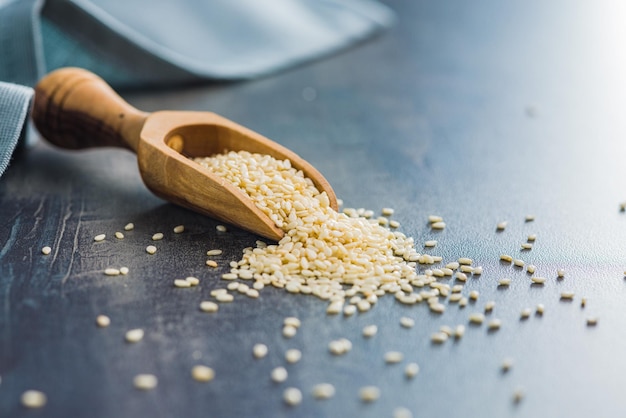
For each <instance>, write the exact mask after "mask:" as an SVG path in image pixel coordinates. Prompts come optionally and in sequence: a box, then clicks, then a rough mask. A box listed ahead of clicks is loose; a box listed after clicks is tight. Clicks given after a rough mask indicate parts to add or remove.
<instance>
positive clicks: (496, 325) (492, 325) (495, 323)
mask: <svg viewBox="0 0 626 418" xmlns="http://www.w3.org/2000/svg"><path fill="white" fill-rule="evenodd" d="M501 325H502V321H501V320H499V319H492V320H491V321H489V323H488V324H487V328H488V329H489V331H495V330H498V329H500V326H501Z"/></svg>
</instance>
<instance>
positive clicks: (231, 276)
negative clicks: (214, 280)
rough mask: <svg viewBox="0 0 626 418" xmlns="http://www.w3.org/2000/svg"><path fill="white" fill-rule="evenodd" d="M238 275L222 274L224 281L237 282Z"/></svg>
mask: <svg viewBox="0 0 626 418" xmlns="http://www.w3.org/2000/svg"><path fill="white" fill-rule="evenodd" d="M237 277H238V276H237V274H236V273H224V274H222V280H235V279H236V278H237Z"/></svg>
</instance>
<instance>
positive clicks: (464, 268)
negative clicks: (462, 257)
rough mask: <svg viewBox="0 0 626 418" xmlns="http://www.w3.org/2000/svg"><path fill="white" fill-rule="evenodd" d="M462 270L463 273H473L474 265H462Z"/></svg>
mask: <svg viewBox="0 0 626 418" xmlns="http://www.w3.org/2000/svg"><path fill="white" fill-rule="evenodd" d="M461 271H462V272H463V273H469V274H472V273H473V272H474V267H472V266H466V265H462V266H461Z"/></svg>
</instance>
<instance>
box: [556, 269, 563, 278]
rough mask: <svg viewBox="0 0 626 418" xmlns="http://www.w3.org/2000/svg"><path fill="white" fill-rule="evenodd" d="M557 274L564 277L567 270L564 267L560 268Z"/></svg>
mask: <svg viewBox="0 0 626 418" xmlns="http://www.w3.org/2000/svg"><path fill="white" fill-rule="evenodd" d="M556 275H557V276H558V277H564V276H565V270H563V269H558V270H557V271H556Z"/></svg>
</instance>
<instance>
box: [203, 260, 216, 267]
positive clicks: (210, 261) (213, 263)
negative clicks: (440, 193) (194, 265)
mask: <svg viewBox="0 0 626 418" xmlns="http://www.w3.org/2000/svg"><path fill="white" fill-rule="evenodd" d="M206 265H207V266H209V267H217V262H215V260H207V261H206Z"/></svg>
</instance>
